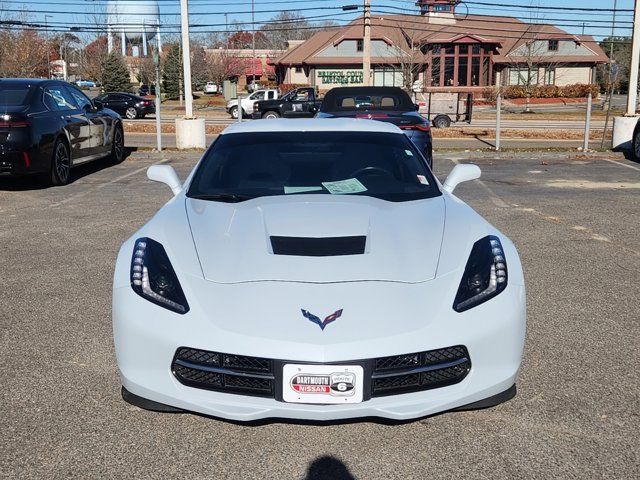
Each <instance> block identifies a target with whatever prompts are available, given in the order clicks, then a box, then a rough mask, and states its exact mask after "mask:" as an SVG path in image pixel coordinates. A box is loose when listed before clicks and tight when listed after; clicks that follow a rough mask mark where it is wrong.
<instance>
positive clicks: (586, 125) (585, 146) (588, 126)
mask: <svg viewBox="0 0 640 480" xmlns="http://www.w3.org/2000/svg"><path fill="white" fill-rule="evenodd" d="M590 132H591V92H589V96H588V97H587V119H586V120H585V122H584V143H583V144H582V151H583V152H586V151H587V150H589V133H590Z"/></svg>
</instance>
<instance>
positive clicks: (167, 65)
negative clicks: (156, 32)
mask: <svg viewBox="0 0 640 480" xmlns="http://www.w3.org/2000/svg"><path fill="white" fill-rule="evenodd" d="M162 83H163V88H164V94H165V95H166V97H167V98H168V99H176V98H178V97H180V94H181V92H182V49H181V48H180V45H179V44H174V45H171V47H170V48H169V49H168V52H167V54H166V56H165V60H164V68H163V76H162Z"/></svg>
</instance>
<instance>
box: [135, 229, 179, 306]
mask: <svg viewBox="0 0 640 480" xmlns="http://www.w3.org/2000/svg"><path fill="white" fill-rule="evenodd" d="M131 288H133V291H134V292H136V293H137V294H138V295H140V296H141V297H142V298H145V299H147V300H149V301H150V302H153V303H155V304H156V305H160V306H161V307H164V308H167V309H169V310H171V311H174V312H176V313H180V314H185V313H187V312H188V311H189V304H188V303H187V299H186V298H185V296H184V292H183V291H182V287H181V286H180V282H179V281H178V277H177V276H176V272H175V271H174V270H173V267H172V266H171V262H170V261H169V257H168V256H167V252H165V250H164V247H163V246H162V245H161V244H160V243H158V242H156V241H155V240H152V239H150V238H139V239H138V240H136V243H135V247H134V248H133V258H132V259H131Z"/></svg>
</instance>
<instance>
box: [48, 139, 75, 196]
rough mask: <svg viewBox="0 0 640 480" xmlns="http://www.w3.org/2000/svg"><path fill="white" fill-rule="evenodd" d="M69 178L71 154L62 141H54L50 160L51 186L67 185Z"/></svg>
mask: <svg viewBox="0 0 640 480" xmlns="http://www.w3.org/2000/svg"><path fill="white" fill-rule="evenodd" d="M70 178H71V153H70V152H69V147H68V146H67V144H66V143H65V142H64V141H62V140H56V144H55V145H54V147H53V158H52V159H51V175H50V180H51V185H55V186H61V185H66V184H67V183H69V179H70Z"/></svg>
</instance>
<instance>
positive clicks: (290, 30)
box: [256, 11, 315, 50]
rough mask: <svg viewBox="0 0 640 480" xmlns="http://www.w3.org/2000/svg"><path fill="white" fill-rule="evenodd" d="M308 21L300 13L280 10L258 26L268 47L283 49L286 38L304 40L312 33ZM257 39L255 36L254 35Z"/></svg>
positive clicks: (285, 46)
mask: <svg viewBox="0 0 640 480" xmlns="http://www.w3.org/2000/svg"><path fill="white" fill-rule="evenodd" d="M309 27H310V24H309V21H308V20H307V19H306V18H305V17H304V16H303V15H301V14H300V13H297V12H289V11H282V12H280V13H278V14H277V15H276V16H275V17H273V18H271V19H269V21H268V22H267V23H266V24H265V25H264V26H262V28H260V31H259V33H262V34H263V35H264V36H265V38H266V39H267V40H268V43H269V46H270V48H274V49H282V50H283V49H285V48H287V40H306V39H308V38H309V37H311V35H313V33H315V32H312V31H310V30H309ZM256 40H257V37H256Z"/></svg>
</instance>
